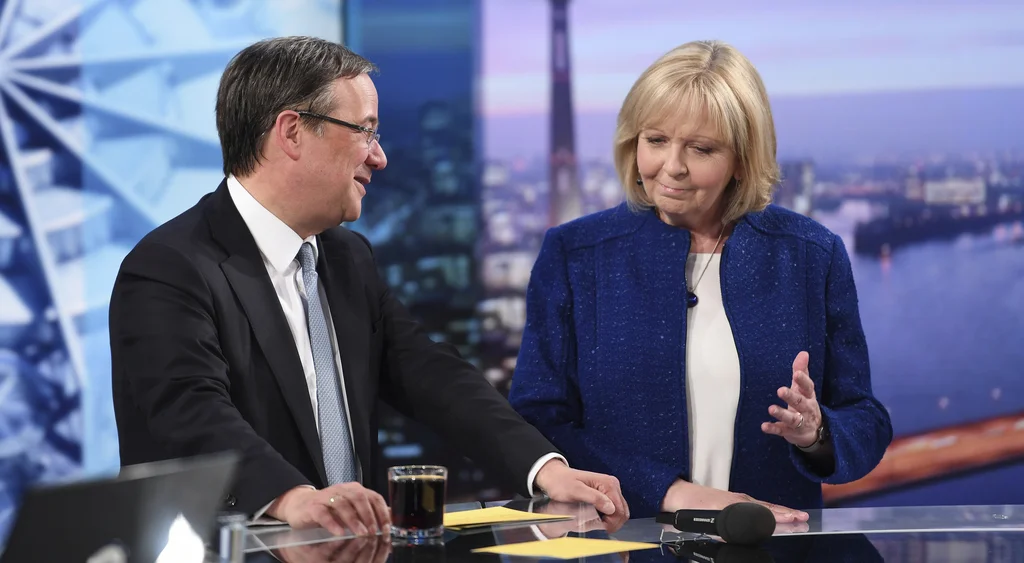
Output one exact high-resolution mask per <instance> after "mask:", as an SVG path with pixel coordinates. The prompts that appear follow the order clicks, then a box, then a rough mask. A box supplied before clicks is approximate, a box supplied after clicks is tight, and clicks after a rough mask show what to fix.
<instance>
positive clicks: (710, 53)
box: [614, 41, 779, 223]
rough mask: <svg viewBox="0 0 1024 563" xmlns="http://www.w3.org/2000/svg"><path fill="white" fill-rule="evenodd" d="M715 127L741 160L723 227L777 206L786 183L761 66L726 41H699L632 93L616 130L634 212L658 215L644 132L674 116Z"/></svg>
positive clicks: (618, 158)
mask: <svg viewBox="0 0 1024 563" xmlns="http://www.w3.org/2000/svg"><path fill="white" fill-rule="evenodd" d="M679 114H682V115H690V116H696V117H698V118H703V119H707V120H709V123H710V124H711V125H712V126H714V127H716V128H717V130H718V131H719V133H720V134H721V135H723V136H724V137H725V138H724V139H723V140H724V141H725V142H726V143H728V144H729V145H730V146H731V147H732V149H733V151H734V152H735V153H736V157H737V172H738V174H737V176H738V177H739V178H740V179H739V180H738V181H736V182H735V183H734V184H733V185H732V186H731V187H730V188H729V189H727V190H726V192H725V194H724V195H723V197H725V198H726V201H725V212H724V215H723V217H722V221H723V223H729V222H731V221H734V220H736V219H738V218H740V217H742V216H743V215H744V214H746V213H749V212H752V211H760V210H762V209H764V208H765V207H766V206H767V205H768V204H769V203H771V198H772V189H773V188H774V186H775V185H776V184H777V183H778V181H779V165H778V163H777V162H776V157H775V150H776V149H775V125H774V123H773V121H772V110H771V106H770V105H769V103H768V94H767V92H766V91H765V88H764V83H763V82H762V81H761V76H760V74H758V72H757V69H755V68H754V65H752V64H751V63H750V61H749V60H747V58H746V57H744V56H743V55H742V54H741V53H740V52H739V51H737V50H736V49H735V48H734V47H732V46H731V45H728V44H726V43H723V42H721V41H693V42H690V43H686V44H685V45H681V46H679V47H676V48H675V49H672V50H671V51H669V52H668V53H666V54H664V55H663V56H662V57H661V58H659V59H658V60H657V61H655V62H654V64H652V65H651V66H650V67H648V68H647V70H645V71H644V73H643V74H641V75H640V78H639V79H637V81H636V83H635V84H633V87H632V88H631V89H630V90H629V94H627V95H626V99H625V101H623V102H622V109H621V110H619V118H618V123H617V125H616V128H615V149H614V150H615V169H616V171H617V172H618V174H619V180H620V181H621V182H622V185H623V186H624V187H625V190H626V201H627V202H628V203H629V205H630V207H632V208H634V209H642V208H650V207H653V205H654V204H653V202H652V201H651V200H650V199H649V198H648V197H647V193H646V192H645V191H644V187H643V186H642V185H638V184H637V178H639V171H638V170H637V160H636V151H637V141H638V137H639V135H640V131H642V130H643V129H645V128H647V127H650V126H652V125H653V124H654V123H656V122H657V121H658V120H662V119H665V118H666V117H668V116H672V115H679Z"/></svg>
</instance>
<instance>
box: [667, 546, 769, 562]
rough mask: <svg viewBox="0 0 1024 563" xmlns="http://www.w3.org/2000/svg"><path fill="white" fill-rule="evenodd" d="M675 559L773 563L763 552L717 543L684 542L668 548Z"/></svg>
mask: <svg viewBox="0 0 1024 563" xmlns="http://www.w3.org/2000/svg"><path fill="white" fill-rule="evenodd" d="M669 550H671V551H672V554H673V555H675V556H676V557H680V558H685V559H689V560H690V561H695V562H696V563H774V561H775V560H774V559H772V556H771V555H770V554H769V553H768V552H767V551H765V550H763V549H761V548H759V547H754V546H749V545H734V544H728V543H722V542H717V541H684V542H679V543H677V544H672V545H671V546H669Z"/></svg>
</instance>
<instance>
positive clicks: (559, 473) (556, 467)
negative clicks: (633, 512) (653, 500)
mask: <svg viewBox="0 0 1024 563" xmlns="http://www.w3.org/2000/svg"><path fill="white" fill-rule="evenodd" d="M534 485H536V486H537V487H539V488H540V489H541V490H543V491H544V492H545V493H546V494H547V495H548V497H550V498H551V500H556V501H560V502H585V503H588V504H591V505H593V506H594V508H596V509H597V510H599V511H600V512H602V513H604V514H605V515H607V516H614V517H615V518H616V519H617V520H622V521H623V522H625V521H626V520H628V519H629V507H628V506H626V499H624V498H622V489H621V488H620V487H619V480H618V479H616V478H615V477H612V476H610V475H602V474H600V473H590V472H587V471H579V470H576V469H570V468H569V466H567V465H566V464H565V463H563V462H562V460H560V459H552V460H550V461H548V462H547V463H545V464H544V466H543V467H541V468H540V471H538V472H537V478H536V479H535V480H534Z"/></svg>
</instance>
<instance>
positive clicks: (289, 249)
mask: <svg viewBox="0 0 1024 563" xmlns="http://www.w3.org/2000/svg"><path fill="white" fill-rule="evenodd" d="M227 185H228V193H229V194H230V195H231V200H232V201H233V202H234V204H235V207H236V208H238V213H239V215H241V216H242V220H243V221H244V222H245V225H246V226H247V227H248V228H249V232H250V233H251V234H252V237H253V239H254V240H255V241H256V246H257V247H258V248H259V250H260V255H261V256H262V257H263V265H264V266H265V267H266V269H267V274H268V275H269V276H270V282H271V283H272V284H273V286H274V291H275V292H276V293H277V299H278V301H279V302H280V304H281V309H282V310H283V311H284V316H285V319H286V320H287V321H288V328H289V329H290V330H291V332H292V338H293V339H294V340H295V348H296V351H298V353H299V360H300V361H301V362H302V373H303V376H304V377H305V378H306V389H307V391H308V392H309V403H310V405H311V406H312V407H313V420H314V421H315V422H316V428H317V432H319V431H320V422H319V420H318V418H319V415H318V413H317V401H316V369H315V368H314V365H313V347H312V345H311V344H310V341H309V328H308V326H307V324H306V310H305V306H304V305H303V303H304V300H305V298H306V289H305V285H304V284H303V281H302V267H301V266H300V264H299V261H298V258H297V257H298V254H299V249H300V248H301V247H302V243H304V242H308V243H310V244H311V245H312V246H313V256H314V258H317V257H318V256H319V248H317V245H316V237H315V236H311V237H309V238H307V239H305V240H303V239H302V238H300V237H299V235H298V234H296V233H295V231H293V230H292V229H291V227H289V226H288V225H286V224H285V223H284V221H281V219H279V218H278V217H277V216H276V215H274V214H273V213H271V212H270V211H269V210H268V209H267V208H266V207H263V205H262V204H261V203H260V202H258V201H256V198H254V197H252V194H250V193H249V191H248V190H246V189H245V187H244V186H242V184H241V183H240V182H239V181H238V179H237V178H235V177H234V176H233V175H232V176H228V179H227ZM317 285H318V289H319V292H320V303H321V305H322V307H323V310H324V318H325V319H326V320H327V330H328V332H329V333H330V337H331V347H332V349H333V351H334V363H335V365H336V366H337V368H338V377H339V379H340V381H339V384H340V385H341V396H342V400H343V401H344V402H345V416H346V417H347V418H348V423H349V424H348V428H349V434H350V440H351V443H352V444H355V438H354V437H353V436H351V433H352V417H351V415H350V414H349V409H348V396H347V394H346V393H345V378H344V375H343V372H342V367H341V355H340V353H339V348H338V338H337V335H336V334H335V330H334V322H333V321H332V319H331V310H330V306H329V305H328V303H327V295H326V293H324V286H323V284H322V283H319V282H318V284H317ZM317 453H319V452H315V453H314V455H316V454H317ZM352 454H353V459H354V460H355V461H356V469H357V471H359V472H360V476H359V481H360V482H362V479H363V478H362V474H361V466H360V465H359V459H358V457H356V455H355V452H352ZM555 458H557V459H561V460H562V461H563V462H564V461H565V458H564V457H562V456H560V455H558V454H556V453H550V454H547V455H545V456H543V457H541V458H540V459H539V460H537V462H536V463H534V464H533V467H532V468H531V469H530V473H529V476H528V478H527V483H526V486H527V490H529V492H530V494H531V495H532V494H533V492H534V491H533V481H534V480H535V479H536V477H537V473H538V472H539V471H540V468H541V467H543V466H544V464H545V463H547V462H548V461H549V460H551V459H555ZM271 504H273V502H270V503H269V504H267V506H264V507H263V508H262V509H260V510H259V511H258V512H257V513H256V514H255V516H254V518H253V519H254V520H255V519H258V518H260V516H262V515H263V513H264V512H266V511H267V509H268V508H270V505H271Z"/></svg>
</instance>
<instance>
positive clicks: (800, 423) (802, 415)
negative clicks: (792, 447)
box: [796, 413, 804, 430]
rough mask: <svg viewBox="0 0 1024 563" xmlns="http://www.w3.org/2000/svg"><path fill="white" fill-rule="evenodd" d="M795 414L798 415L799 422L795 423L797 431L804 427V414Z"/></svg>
mask: <svg viewBox="0 0 1024 563" xmlns="http://www.w3.org/2000/svg"><path fill="white" fill-rule="evenodd" d="M797 414H799V415H800V422H797V423H796V428H797V430H799V429H800V427H801V426H803V425H804V413H797Z"/></svg>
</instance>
